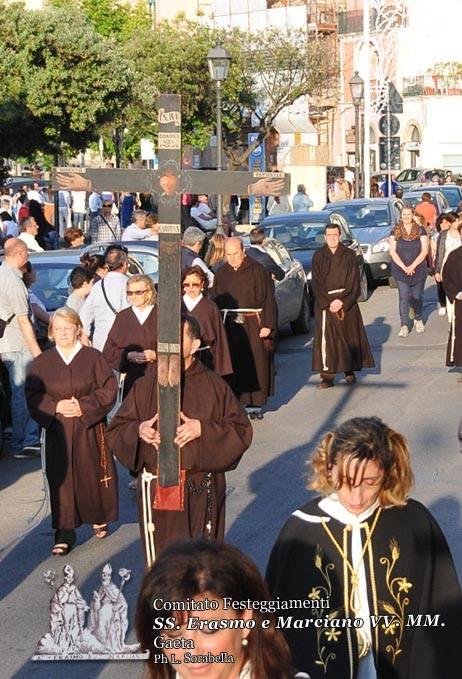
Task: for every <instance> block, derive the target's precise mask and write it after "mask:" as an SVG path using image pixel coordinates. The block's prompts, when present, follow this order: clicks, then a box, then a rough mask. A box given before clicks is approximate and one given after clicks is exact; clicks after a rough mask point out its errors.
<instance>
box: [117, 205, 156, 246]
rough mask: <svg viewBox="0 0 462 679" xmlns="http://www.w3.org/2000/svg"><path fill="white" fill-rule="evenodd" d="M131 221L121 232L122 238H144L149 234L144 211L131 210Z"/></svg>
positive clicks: (124, 239)
mask: <svg viewBox="0 0 462 679" xmlns="http://www.w3.org/2000/svg"><path fill="white" fill-rule="evenodd" d="M132 219H133V223H132V224H130V226H127V228H126V229H125V230H124V232H123V233H122V240H123V241H126V240H146V238H149V237H150V236H151V231H150V229H148V228H146V212H145V211H144V210H135V211H134V212H133V217H132Z"/></svg>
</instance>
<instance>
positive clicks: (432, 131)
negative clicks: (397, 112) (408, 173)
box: [399, 96, 462, 169]
mask: <svg viewBox="0 0 462 679" xmlns="http://www.w3.org/2000/svg"><path fill="white" fill-rule="evenodd" d="M399 118H400V121H401V131H400V132H401V135H402V142H403V153H402V167H403V168H405V167H409V151H408V144H409V141H410V139H409V138H407V137H406V133H407V132H408V131H409V128H410V126H411V125H413V124H417V126H418V128H419V130H420V132H421V135H422V142H421V145H420V158H419V165H420V166H421V167H429V168H433V167H437V168H444V167H445V158H444V156H447V155H460V156H461V161H462V128H461V125H460V121H461V120H462V96H461V97H456V96H448V97H405V98H404V112H403V114H402V115H401V116H399ZM446 164H447V163H446ZM454 169H456V168H454Z"/></svg>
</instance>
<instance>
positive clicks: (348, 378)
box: [345, 372, 356, 384]
mask: <svg viewBox="0 0 462 679" xmlns="http://www.w3.org/2000/svg"><path fill="white" fill-rule="evenodd" d="M345 382H346V383H347V384H356V375H355V374H354V372H350V373H345Z"/></svg>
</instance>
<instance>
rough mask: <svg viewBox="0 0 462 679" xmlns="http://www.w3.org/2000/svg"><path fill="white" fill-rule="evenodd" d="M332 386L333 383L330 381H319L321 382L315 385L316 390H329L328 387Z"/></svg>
mask: <svg viewBox="0 0 462 679" xmlns="http://www.w3.org/2000/svg"><path fill="white" fill-rule="evenodd" d="M333 386H334V383H333V381H332V380H321V382H320V383H319V384H317V385H316V389H329V387H333Z"/></svg>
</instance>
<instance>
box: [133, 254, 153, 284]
mask: <svg viewBox="0 0 462 679" xmlns="http://www.w3.org/2000/svg"><path fill="white" fill-rule="evenodd" d="M130 261H131V262H133V263H134V264H135V265H136V266H138V267H139V268H140V269H141V273H145V274H147V275H148V276H150V277H151V278H152V280H153V281H154V283H157V279H158V276H159V260H158V258H157V254H154V253H150V252H139V251H136V250H134V251H132V252H131V253H130Z"/></svg>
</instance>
